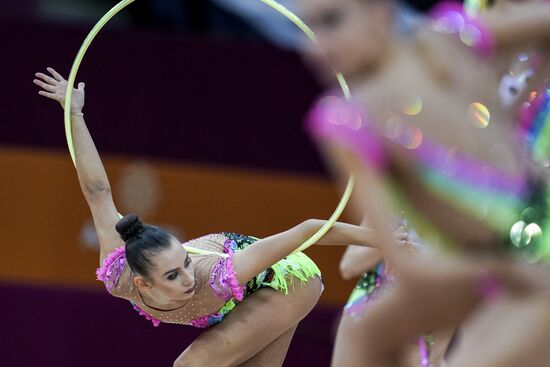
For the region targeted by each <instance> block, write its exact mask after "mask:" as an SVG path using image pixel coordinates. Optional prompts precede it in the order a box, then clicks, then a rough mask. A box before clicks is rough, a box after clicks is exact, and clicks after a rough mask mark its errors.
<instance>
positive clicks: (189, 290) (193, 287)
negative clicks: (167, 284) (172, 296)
mask: <svg viewBox="0 0 550 367" xmlns="http://www.w3.org/2000/svg"><path fill="white" fill-rule="evenodd" d="M195 285H196V284H193V286H192V287H191V288H189V289H188V290H186V291H185V294H191V293H193V292H194V291H195Z"/></svg>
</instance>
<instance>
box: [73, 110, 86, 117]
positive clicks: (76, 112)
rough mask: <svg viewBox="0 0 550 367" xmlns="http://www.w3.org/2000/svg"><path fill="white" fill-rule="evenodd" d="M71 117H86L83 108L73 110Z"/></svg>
mask: <svg viewBox="0 0 550 367" xmlns="http://www.w3.org/2000/svg"><path fill="white" fill-rule="evenodd" d="M71 117H84V114H83V113H82V110H81V109H80V110H74V111H73V110H71Z"/></svg>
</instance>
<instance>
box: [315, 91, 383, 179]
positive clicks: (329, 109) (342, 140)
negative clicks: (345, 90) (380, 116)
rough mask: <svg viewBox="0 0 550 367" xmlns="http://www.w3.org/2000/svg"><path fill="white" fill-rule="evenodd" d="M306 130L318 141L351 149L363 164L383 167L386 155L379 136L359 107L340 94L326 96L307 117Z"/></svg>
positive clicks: (378, 167)
mask: <svg viewBox="0 0 550 367" xmlns="http://www.w3.org/2000/svg"><path fill="white" fill-rule="evenodd" d="M306 130H307V131H308V133H309V135H310V136H311V137H312V138H313V140H315V141H316V142H317V143H320V144H321V145H322V144H323V143H324V142H330V143H336V144H339V145H341V146H343V147H344V148H346V149H349V150H351V151H352V152H353V153H354V154H355V155H356V156H357V157H358V158H359V159H360V160H361V161H362V162H363V163H364V164H366V165H368V166H371V167H374V168H376V169H382V168H384V166H385V163H386V159H385V155H384V151H383V147H382V143H381V142H380V140H379V137H378V136H377V135H376V134H375V133H374V131H372V126H370V124H369V121H368V119H367V116H366V114H365V113H364V112H363V110H362V109H361V107H360V106H359V105H358V104H356V103H354V102H351V101H346V100H345V99H343V98H341V97H335V96H326V97H323V98H321V99H320V100H319V102H317V104H316V105H315V106H314V107H313V109H312V110H311V111H310V113H309V116H308V117H307V119H306Z"/></svg>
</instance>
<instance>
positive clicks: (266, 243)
mask: <svg viewBox="0 0 550 367" xmlns="http://www.w3.org/2000/svg"><path fill="white" fill-rule="evenodd" d="M325 223H326V221H324V220H318V219H309V220H306V221H305V222H303V223H301V224H299V225H297V226H295V227H293V228H291V229H289V230H287V231H284V232H281V233H278V234H276V235H273V236H270V237H266V238H264V239H261V240H259V241H258V242H256V243H254V244H252V245H250V246H249V247H247V248H246V249H244V250H242V251H239V252H237V253H236V254H235V256H234V259H233V264H234V268H235V272H236V274H237V279H238V280H239V282H240V283H241V284H245V283H246V282H247V281H248V280H250V279H251V278H252V277H253V276H254V275H256V274H258V273H259V272H261V271H262V270H263V269H266V268H268V267H270V266H271V265H272V264H274V263H276V262H277V261H279V260H281V259H282V258H284V257H285V256H287V255H289V254H290V253H292V252H293V251H294V250H296V249H297V248H298V247H299V246H300V245H301V244H302V243H304V242H305V241H306V240H307V239H309V238H310V237H311V236H312V235H314V234H315V233H316V232H317V231H318V230H319V229H320V228H321V227H322V226H323V225H324V224H325ZM350 243H352V244H356V245H359V246H367V247H377V246H376V243H375V242H374V235H373V231H372V230H371V229H368V228H363V227H359V226H355V225H352V224H346V223H339V222H337V223H335V224H334V226H333V227H332V228H331V229H330V230H329V231H328V232H327V234H326V235H325V236H324V237H323V238H321V239H320V240H319V241H318V242H317V244H318V245H349V244H350Z"/></svg>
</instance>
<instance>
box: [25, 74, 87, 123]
mask: <svg viewBox="0 0 550 367" xmlns="http://www.w3.org/2000/svg"><path fill="white" fill-rule="evenodd" d="M47 70H48V72H49V73H50V74H51V76H49V75H46V74H43V73H36V74H35V76H36V77H37V78H38V79H34V81H33V82H34V84H36V85H38V86H39V87H40V88H42V89H43V90H41V91H40V92H38V94H40V95H41V96H44V97H47V98H50V99H53V100H54V101H57V102H59V103H60V104H61V107H62V108H64V107H65V92H66V90H67V81H66V80H65V79H64V78H63V77H62V76H61V75H60V74H59V73H58V72H57V71H55V70H54V69H52V68H47ZM84 87H85V85H84V83H78V89H76V88H75V89H73V95H72V98H71V113H81V112H82V109H83V108H84V96H85V92H84Z"/></svg>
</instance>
